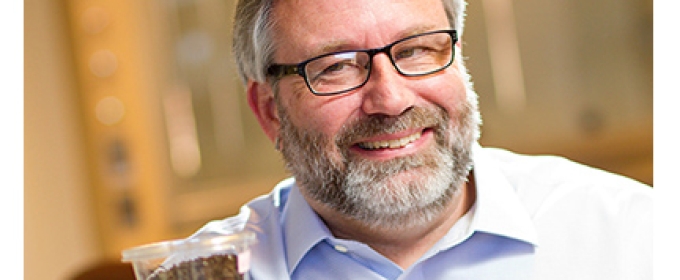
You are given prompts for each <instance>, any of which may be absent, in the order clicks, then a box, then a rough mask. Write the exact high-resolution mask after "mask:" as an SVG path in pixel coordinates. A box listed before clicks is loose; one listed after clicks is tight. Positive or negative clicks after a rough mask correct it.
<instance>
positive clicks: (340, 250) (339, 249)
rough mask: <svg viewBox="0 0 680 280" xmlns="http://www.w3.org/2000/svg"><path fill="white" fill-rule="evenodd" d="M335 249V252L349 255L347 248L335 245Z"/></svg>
mask: <svg viewBox="0 0 680 280" xmlns="http://www.w3.org/2000/svg"><path fill="white" fill-rule="evenodd" d="M333 248H335V250H336V251H338V252H340V253H347V247H345V246H342V245H335V246H333Z"/></svg>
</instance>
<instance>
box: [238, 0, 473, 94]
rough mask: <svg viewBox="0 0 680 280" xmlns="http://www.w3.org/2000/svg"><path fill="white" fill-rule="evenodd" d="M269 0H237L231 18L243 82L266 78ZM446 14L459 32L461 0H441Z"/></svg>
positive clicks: (269, 52) (270, 55)
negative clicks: (234, 13) (232, 19)
mask: <svg viewBox="0 0 680 280" xmlns="http://www.w3.org/2000/svg"><path fill="white" fill-rule="evenodd" d="M272 2H273V0H239V1H238V5H237V6H236V15H235V17H234V30H233V34H234V38H233V51H234V57H235V59H236V64H237V66H238V71H239V75H240V77H241V80H242V81H243V83H244V84H245V83H247V82H248V80H250V79H252V80H255V81H258V82H264V81H266V77H267V75H266V67H267V66H268V65H269V64H270V63H272V61H273V57H274V50H275V46H274V40H273V36H272V34H273V26H274V25H275V23H274V22H273V19H272V18H271V14H272V7H273V3H272ZM442 4H443V5H444V9H445V10H446V15H447V18H448V20H449V23H450V24H451V27H453V29H456V30H457V31H458V35H459V36H460V35H462V34H463V23H464V17H465V5H466V4H467V3H466V2H465V0H442Z"/></svg>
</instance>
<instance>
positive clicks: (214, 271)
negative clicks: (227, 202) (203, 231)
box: [123, 231, 256, 280]
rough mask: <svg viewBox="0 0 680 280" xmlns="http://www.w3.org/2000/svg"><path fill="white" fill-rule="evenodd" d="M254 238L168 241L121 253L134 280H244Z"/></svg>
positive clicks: (245, 234)
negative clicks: (130, 268)
mask: <svg viewBox="0 0 680 280" xmlns="http://www.w3.org/2000/svg"><path fill="white" fill-rule="evenodd" d="M255 241H256V240H255V234H254V233H252V232H247V231H244V232H239V233H234V234H230V235H220V236H210V237H197V238H190V239H181V240H169V241H162V242H157V243H152V244H148V245H142V246H139V247H134V248H130V249H126V250H124V251H123V262H129V263H132V265H133V267H134V270H135V276H136V278H137V279H138V280H165V279H183V280H193V279H202V280H218V279H219V280H226V279H248V273H247V272H248V270H250V246H251V245H252V244H254V243H255Z"/></svg>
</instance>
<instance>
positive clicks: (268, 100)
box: [246, 80, 280, 142]
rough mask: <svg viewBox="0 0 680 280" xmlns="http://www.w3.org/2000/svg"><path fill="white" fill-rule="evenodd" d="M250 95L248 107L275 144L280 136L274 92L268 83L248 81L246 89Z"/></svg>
mask: <svg viewBox="0 0 680 280" xmlns="http://www.w3.org/2000/svg"><path fill="white" fill-rule="evenodd" d="M246 93H247V95H248V105H249V106H250V109H251V110H252V111H253V113H254V114H255V117H257V121H258V122H259V123H260V127H262V130H264V133H265V134H266V135H267V137H269V140H271V141H272V142H274V141H275V140H274V139H276V137H278V135H279V128H280V122H279V115H278V112H277V109H276V103H275V101H274V92H273V90H272V88H271V86H270V85H269V84H268V83H260V82H255V81H253V80H250V81H248V85H247V88H246Z"/></svg>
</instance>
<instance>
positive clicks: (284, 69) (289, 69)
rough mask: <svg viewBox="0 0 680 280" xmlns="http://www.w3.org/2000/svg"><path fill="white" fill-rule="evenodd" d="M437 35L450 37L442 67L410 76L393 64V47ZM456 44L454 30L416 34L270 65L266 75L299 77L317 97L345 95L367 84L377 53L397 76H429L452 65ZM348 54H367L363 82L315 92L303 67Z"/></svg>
mask: <svg viewBox="0 0 680 280" xmlns="http://www.w3.org/2000/svg"><path fill="white" fill-rule="evenodd" d="M437 33H447V34H449V35H450V36H451V49H452V52H451V59H450V60H449V61H448V63H446V64H445V65H443V66H441V67H439V68H436V69H434V70H431V71H428V72H424V73H416V74H411V73H404V72H402V70H401V69H399V67H398V66H397V64H396V63H395V62H394V58H393V57H392V53H391V50H392V47H394V46H395V45H397V44H399V43H401V42H404V41H407V40H410V39H413V38H417V37H421V36H426V35H431V34H437ZM457 42H458V33H457V32H456V30H453V29H450V30H436V31H430V32H425V33H420V34H416V35H412V36H408V37H405V38H402V39H399V40H397V41H395V42H393V43H391V44H389V45H387V46H384V47H382V48H376V49H363V50H344V51H337V52H331V53H326V54H322V55H319V56H315V57H312V58H310V59H307V60H305V61H303V62H300V63H298V64H275V63H274V64H271V65H270V66H269V67H267V75H268V76H270V77H273V78H275V79H280V78H282V77H284V76H288V75H299V76H301V77H302V78H303V79H304V80H305V84H307V88H308V89H309V91H311V92H312V93H313V94H314V95H319V96H328V95H336V94H341V93H345V92H348V91H351V90H354V89H357V88H360V87H362V86H364V85H365V84H366V83H367V82H368V80H369V78H370V77H371V67H372V66H373V57H374V56H375V55H377V54H379V53H385V54H386V55H387V57H389V58H390V62H391V63H392V66H394V69H396V70H397V72H398V73H399V74H401V75H403V76H407V77H419V76H425V75H429V74H432V73H436V72H439V71H442V70H444V69H446V68H448V67H449V66H451V64H452V63H453V60H454V57H455V53H456V52H455V45H456V43H457ZM349 52H364V53H366V54H368V58H369V59H368V65H367V66H368V68H367V69H368V74H367V75H366V78H365V79H364V81H363V82H362V83H361V84H359V85H357V86H354V87H351V88H348V89H344V90H340V91H336V92H329V93H326V92H323V93H319V92H316V91H315V90H314V89H313V88H312V86H311V85H310V84H309V79H308V77H307V73H306V72H305V67H306V66H307V64H308V63H310V62H311V61H314V60H316V59H318V58H321V57H326V56H330V55H336V54H340V53H349Z"/></svg>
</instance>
